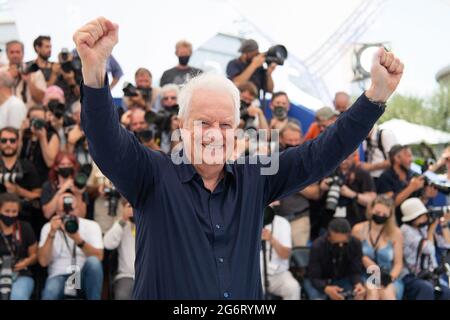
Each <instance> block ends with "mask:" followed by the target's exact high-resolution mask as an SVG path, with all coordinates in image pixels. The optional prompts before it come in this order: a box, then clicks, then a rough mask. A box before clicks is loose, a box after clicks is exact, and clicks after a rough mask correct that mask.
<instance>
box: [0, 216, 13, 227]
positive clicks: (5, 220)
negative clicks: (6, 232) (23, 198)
mask: <svg viewBox="0 0 450 320" xmlns="http://www.w3.org/2000/svg"><path fill="white" fill-rule="evenodd" d="M0 219H1V220H2V222H3V224H4V225H5V226H7V227H11V226H12V225H13V224H14V223H16V221H17V217H9V216H5V215H3V214H1V215H0Z"/></svg>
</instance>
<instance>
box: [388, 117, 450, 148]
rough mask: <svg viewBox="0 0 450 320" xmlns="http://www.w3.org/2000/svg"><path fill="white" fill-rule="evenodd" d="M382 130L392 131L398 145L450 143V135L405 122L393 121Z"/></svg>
mask: <svg viewBox="0 0 450 320" xmlns="http://www.w3.org/2000/svg"><path fill="white" fill-rule="evenodd" d="M380 128H382V129H387V130H390V131H392V132H393V133H394V134H395V137H396V138H397V141H398V143H400V144H404V145H409V144H419V143H421V142H425V143H427V144H443V143H448V142H450V133H448V132H444V131H440V130H436V129H433V128H430V127H426V126H422V125H418V124H414V123H410V122H408V121H405V120H400V119H392V120H389V121H386V122H384V123H383V124H381V125H380Z"/></svg>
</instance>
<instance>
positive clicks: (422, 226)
mask: <svg viewBox="0 0 450 320" xmlns="http://www.w3.org/2000/svg"><path fill="white" fill-rule="evenodd" d="M428 224H429V223H428V221H427V222H423V223H421V224H419V225H417V228H419V229H422V228H424V227H428Z"/></svg>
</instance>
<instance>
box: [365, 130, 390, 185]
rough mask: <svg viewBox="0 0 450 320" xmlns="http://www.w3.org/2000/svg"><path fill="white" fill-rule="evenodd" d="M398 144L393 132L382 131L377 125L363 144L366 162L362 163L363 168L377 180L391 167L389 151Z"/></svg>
mask: <svg viewBox="0 0 450 320" xmlns="http://www.w3.org/2000/svg"><path fill="white" fill-rule="evenodd" d="M396 144H397V139H396V138H395V135H394V133H393V132H392V131H390V130H386V129H380V128H379V127H378V125H375V126H374V127H373V129H372V131H370V133H369V135H368V136H367V138H366V141H364V142H363V148H364V155H365V162H361V164H362V168H363V169H364V170H367V171H369V172H370V175H371V176H372V178H374V179H375V180H376V179H378V178H379V177H380V176H381V174H382V173H383V171H384V170H385V169H387V168H389V166H390V162H389V151H390V150H391V148H392V147H393V146H394V145H396Z"/></svg>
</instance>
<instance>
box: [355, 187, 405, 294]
mask: <svg viewBox="0 0 450 320" xmlns="http://www.w3.org/2000/svg"><path fill="white" fill-rule="evenodd" d="M352 234H353V236H354V237H356V238H358V239H359V240H361V243H362V249H363V259H362V263H363V265H364V268H366V270H368V268H369V267H371V266H374V265H377V266H378V267H379V269H380V271H381V272H380V273H379V274H380V285H381V286H380V287H379V288H370V287H369V288H367V289H368V290H367V295H366V299H367V300H395V299H401V298H402V296H403V282H402V281H401V279H399V276H400V273H401V271H402V268H403V237H402V233H401V231H400V228H398V227H397V224H396V222H395V204H394V202H393V200H392V199H391V198H388V197H385V196H378V197H377V198H376V199H375V200H374V201H373V202H372V203H371V204H370V205H369V206H368V207H367V221H364V222H361V223H358V224H356V225H355V226H354V227H353V231H352Z"/></svg>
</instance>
